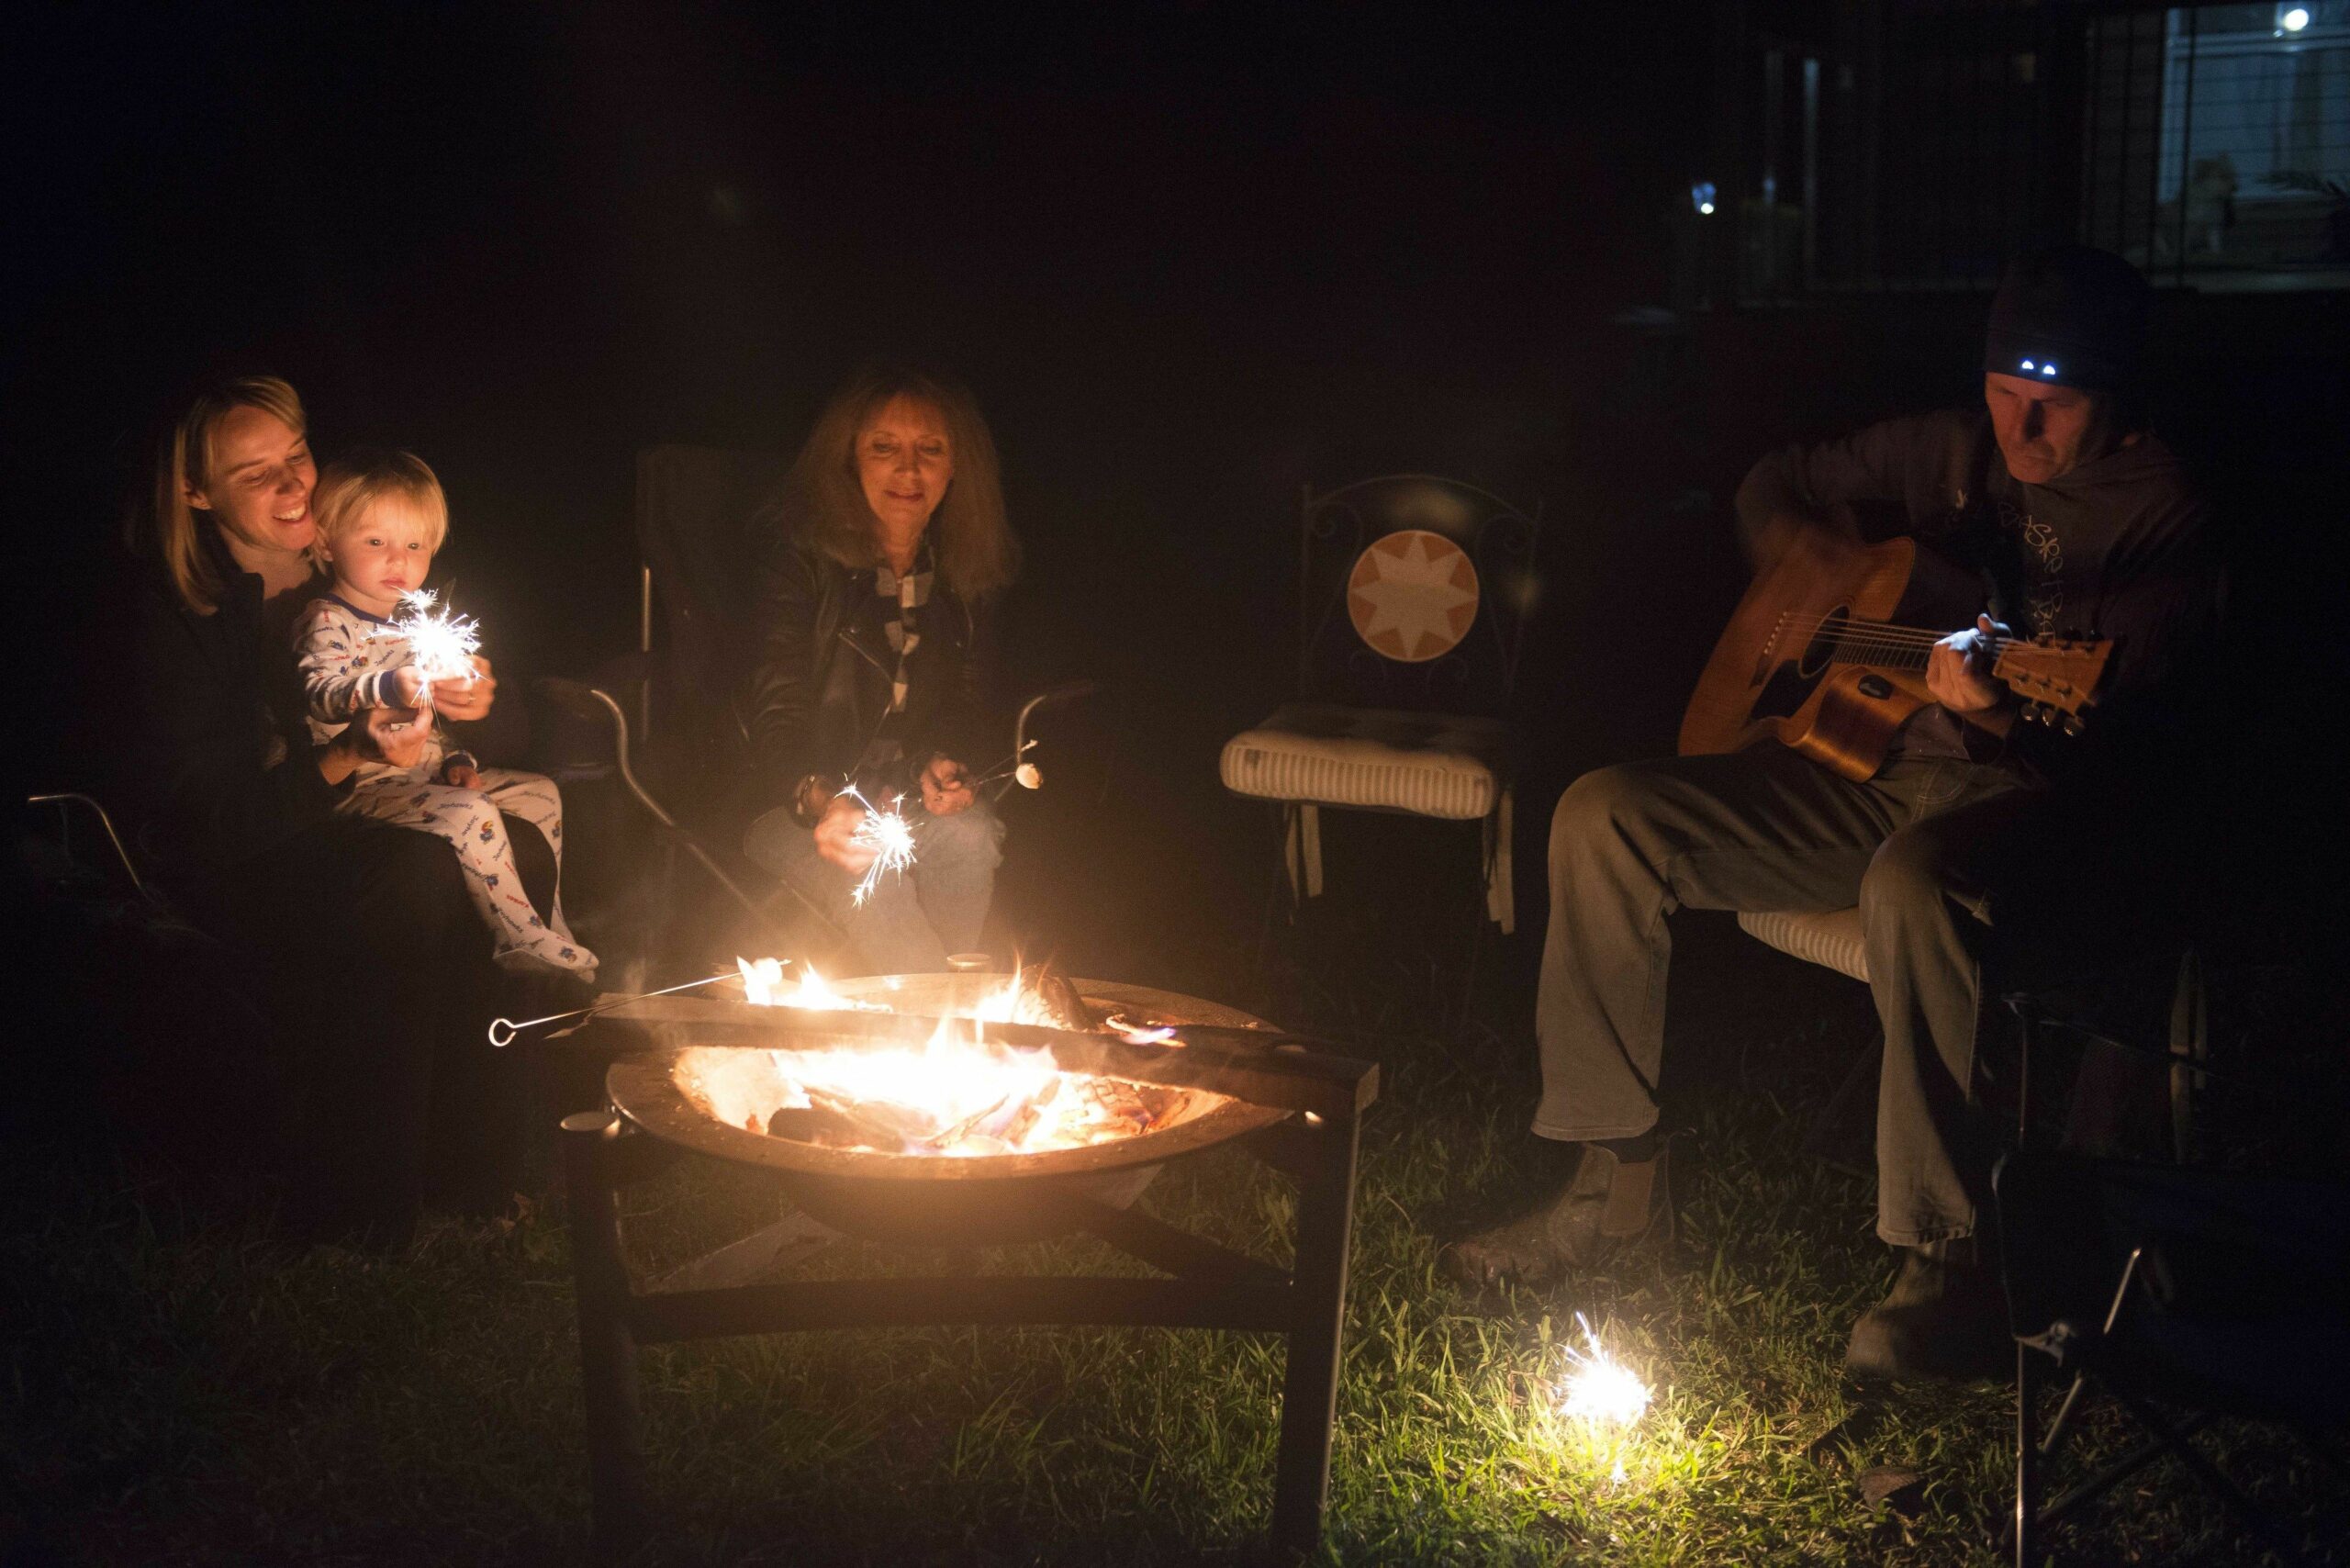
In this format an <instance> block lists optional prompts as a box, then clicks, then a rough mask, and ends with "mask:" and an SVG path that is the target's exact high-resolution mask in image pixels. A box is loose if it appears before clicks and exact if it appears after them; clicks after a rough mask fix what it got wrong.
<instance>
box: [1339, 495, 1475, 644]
mask: <svg viewBox="0 0 2350 1568" xmlns="http://www.w3.org/2000/svg"><path fill="white" fill-rule="evenodd" d="M1347 615H1348V619H1349V620H1351V621H1352V622H1354V628H1355V632H1356V633H1357V634H1358V635H1359V636H1360V637H1361V638H1362V640H1363V641H1364V642H1366V643H1368V644H1371V646H1372V647H1374V648H1376V649H1378V650H1379V651H1380V652H1381V653H1382V654H1384V655H1387V656H1388V657H1389V658H1391V659H1400V660H1402V661H1404V663H1406V664H1421V663H1425V662H1426V661H1427V660H1429V659H1433V658H1438V657H1440V656H1442V655H1445V654H1449V653H1450V652H1451V651H1452V650H1453V649H1455V648H1457V647H1459V646H1460V640H1461V639H1462V638H1463V637H1466V636H1467V635H1468V634H1469V628H1470V626H1471V624H1472V623H1473V622H1475V621H1476V619H1477V568H1476V567H1475V566H1473V565H1472V564H1471V562H1470V560H1469V557H1468V555H1467V554H1465V553H1464V552H1463V551H1462V550H1461V548H1460V545H1458V544H1455V543H1453V542H1452V541H1451V540H1449V539H1447V538H1446V537H1445V536H1444V535H1443V534H1441V533H1431V532H1428V531H1427V529H1424V528H1406V529H1400V530H1398V531H1397V532H1393V533H1391V534H1388V535H1387V536H1386V537H1385V538H1383V539H1378V540H1374V541H1373V542H1372V543H1371V548H1370V549H1368V550H1365V551H1364V552H1363V553H1362V554H1360V555H1358V556H1356V557H1355V569H1354V570H1353V572H1351V573H1350V574H1348V577H1347Z"/></svg>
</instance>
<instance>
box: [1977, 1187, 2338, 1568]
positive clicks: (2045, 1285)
mask: <svg viewBox="0 0 2350 1568" xmlns="http://www.w3.org/2000/svg"><path fill="white" fill-rule="evenodd" d="M1992 1185H1993V1191H1994V1193H1995V1194H1996V1198H1997V1206H1998V1214H1999V1225H2000V1232H2001V1246H2002V1263H2001V1268H2002V1271H2003V1274H2004V1276H2005V1281H2006V1286H2007V1292H2008V1303H2009V1322H2010V1326H2011V1327H2012V1328H2013V1330H2014V1333H2015V1336H2016V1346H2017V1349H2016V1375H2017V1393H2018V1398H2017V1420H2016V1499H2015V1517H2014V1521H2013V1525H2012V1527H2011V1528H2012V1530H2013V1538H2012V1539H2013V1542H2014V1546H2015V1559H2014V1560H2015V1562H2017V1563H2018V1564H2020V1565H2030V1568H2037V1565H2038V1564H2040V1563H2041V1562H2042V1561H2044V1554H2045V1546H2044V1535H2045V1531H2046V1529H2047V1528H2048V1527H2049V1526H2050V1525H2052V1524H2054V1523H2056V1522H2057V1521H2059V1520H2061V1519H2064V1518H2068V1517H2070V1516H2071V1515H2073V1514H2074V1513H2075V1512H2076V1511H2077V1510H2078V1509H2080V1508H2081V1507H2083V1506H2086V1505H2087V1504H2089V1503H2091V1502H2093V1501H2094V1500H2095V1499H2097V1498H2098V1497H2099V1496H2102V1495H2104V1494H2105V1493H2106V1492H2108V1491H2109V1490H2110V1489H2111V1488H2112V1487H2113V1486H2114V1485H2115V1484H2117V1483H2119V1482H2121V1480H2123V1479H2124V1478H2126V1477H2128V1476H2130V1475H2132V1474H2134V1473H2137V1472H2138V1471H2139V1470H2141V1469H2143V1467H2144V1466H2146V1465H2147V1464H2149V1463H2151V1462H2154V1460H2156V1459H2158V1458H2161V1457H2163V1456H2164V1455H2165V1454H2167V1455H2170V1456H2172V1457H2174V1458H2176V1459H2177V1460H2178V1461H2179V1462H2180V1463H2182V1464H2183V1465H2185V1466H2186V1467H2187V1469H2188V1472H2189V1473H2191V1474H2193V1475H2194V1476H2195V1478H2196V1479H2197V1480H2198V1481H2199V1482H2200V1483H2202V1484H2203V1485H2204V1486H2205V1487H2207V1488H2208V1489H2209V1490H2210V1491H2211V1492H2212V1493H2213V1494H2214V1495H2216V1496H2217V1497H2218V1498H2219V1500H2220V1502H2221V1504H2222V1505H2223V1506H2225V1507H2226V1508H2227V1510H2228V1512H2229V1513H2230V1514H2231V1515H2232V1516H2233V1517H2234V1518H2235V1519H2236V1520H2237V1521H2238V1522H2239V1523H2240V1524H2242V1525H2243V1526H2244V1528H2245V1529H2249V1530H2252V1531H2254V1532H2255V1533H2256V1534H2257V1535H2259V1536H2260V1537H2261V1538H2262V1539H2263V1540H2266V1542H2267V1544H2268V1545H2269V1546H2270V1547H2271V1549H2272V1550H2274V1551H2276V1552H2277V1555H2278V1556H2279V1557H2280V1558H2281V1559H2282V1560H2283V1561H2285V1562H2311V1561H2314V1560H2315V1559H2314V1558H2313V1557H2312V1555H2311V1552H2310V1551H2308V1550H2307V1549H2306V1543H2305V1542H2303V1541H2301V1540H2297V1539H2296V1538H2295V1532H2293V1531H2292V1530H2291V1529H2288V1527H2287V1526H2286V1525H2284V1524H2283V1523H2282V1522H2281V1521H2279V1520H2278V1519H2277V1518H2274V1517H2273V1516H2272V1515H2271V1514H2269V1513H2268V1512H2267V1511H2266V1510H2265V1509H2263V1508H2262V1507H2261V1506H2259V1505H2258V1504H2257V1503H2255V1501H2254V1500H2253V1499H2252V1498H2251V1497H2250V1496H2249V1495H2247V1494H2246V1493H2245V1492H2244V1489H2243V1488H2242V1487H2241V1486H2240V1485H2238V1484H2236V1483H2235V1482H2234V1481H2233V1480H2232V1479H2230V1478H2229V1476H2228V1475H2227V1474H2226V1473H2224V1472H2223V1471H2222V1470H2221V1468H2220V1466H2219V1465H2218V1464H2217V1463H2215V1462H2213V1461H2212V1459H2211V1458H2210V1456H2209V1455H2207V1454H2206V1453H2204V1452H2203V1451H2202V1450H2200V1449H2199V1448H2198V1447H2197V1446H2196V1444H2195V1441H2194V1438H2195V1434H2196V1432H2197V1431H2198V1429H2199V1428H2200V1427H2201V1426H2202V1425H2203V1424H2204V1423H2205V1422H2207V1421H2208V1420H2209V1419H2210V1418H2211V1417H2214V1416H2233V1417H2252V1418H2255V1419H2260V1420H2266V1421H2274V1422H2279V1423H2282V1424H2284V1425H2286V1426H2288V1427H2290V1428H2293V1429H2294V1430H2295V1431H2297V1432H2298V1433H2299V1434H2300V1436H2301V1437H2302V1438H2303V1439H2304V1440H2305V1441H2308V1442H2310V1443H2311V1446H2312V1447H2313V1448H2314V1449H2315V1450H2316V1451H2317V1452H2318V1453H2319V1454H2320V1455H2321V1456H2322V1457H2323V1458H2324V1459H2326V1460H2327V1461H2328V1462H2331V1463H2332V1464H2333V1467H2334V1468H2335V1470H2336V1472H2337V1473H2339V1471H2340V1461H2339V1459H2338V1458H2337V1457H2336V1455H2335V1454H2334V1452H2333V1450H2332V1448H2331V1447H2330V1443H2331V1440H2332V1437H2333V1435H2334V1434H2338V1433H2339V1432H2340V1430H2341V1429H2342V1427H2343V1423H2344V1409H2345V1400H2350V1358H2344V1356H2343V1355H2342V1354H2341V1351H2340V1345H2341V1340H2342V1336H2343V1333H2344V1330H2345V1329H2350V1185H2345V1184H2344V1183H2341V1182H2307V1181H2294V1180H2286V1179H2279V1178H2271V1177H2262V1176H2254V1175H2244V1174H2239V1173H2235V1172H2230V1171H2219V1170H2176V1169H2170V1168H2165V1167H2158V1166H2147V1165H2138V1164H2130V1163H2125V1162H2122V1161H2118V1160H2086V1159H2076V1158H2074V1157H2070V1156H2062V1155H2053V1154H2045V1153H2040V1152H2036V1151H2032V1150H2019V1151H2017V1152H2015V1153H2013V1154H2010V1155H2009V1156H2008V1157H2007V1158H2006V1159H2003V1160H2002V1161H2001V1162H2000V1163H1999V1166H1998V1168H1997V1170H1996V1171H1995V1172H1994V1174H1993V1178H1992ZM2046 1362H2053V1364H2054V1369H2055V1371H2056V1372H2058V1373H2059V1374H2066V1373H2069V1374H2070V1375H2071V1379H2072V1383H2071V1386H2070V1387H2069V1388H2068V1389H2067V1391H2066V1393H2065V1397H2064V1399H2063V1402H2062V1404H2061V1405H2060V1406H2059V1407H2058V1409H2057V1411H2056V1413H2055V1416H2054V1417H2053V1419H2051V1420H2050V1421H2049V1423H2048V1425H2047V1427H2046V1428H2045V1430H2044V1431H2043V1430H2042V1428H2041V1427H2040V1425H2039V1418H2038V1417H2039V1399H2038V1394H2039V1389H2038V1386H2037V1379H2036V1376H2035V1373H2036V1372H2038V1371H2039V1370H2040V1369H2041V1367H2042V1364H2043V1363H2046ZM2091 1389H2094V1390H2096V1391H2097V1392H2099V1393H2102V1394H2106V1395H2108V1396H2109V1397H2110V1398H2112V1399H2113V1400H2114V1401H2115V1402H2116V1403H2118V1404H2119V1405H2121V1406H2122V1407H2123V1408H2124V1409H2126V1410H2127V1411H2129V1412H2130V1414H2131V1415H2132V1417H2135V1418H2136V1420H2137V1422H2138V1424H2139V1425H2141V1426H2142V1427H2143V1428H2145V1429H2146V1431H2147V1432H2148V1433H2149V1436H2148V1437H2147V1439H2145V1440H2144V1441H2143V1442H2141V1443H2140V1444H2138V1445H2137V1446H2136V1447H2135V1448H2133V1449H2132V1450H2129V1451H2128V1452H2126V1453H2124V1454H2123V1455H2121V1457H2120V1458H2119V1459H2117V1460H2115V1461H2114V1462H2111V1463H2109V1464H2107V1465H2105V1466H2103V1467H2102V1468H2100V1469H2098V1470H2097V1471H2096V1472H2094V1473H2091V1474H2090V1475H2088V1476H2087V1477H2085V1478H2083V1479H2082V1480H2080V1481H2079V1482H2077V1483H2076V1484H2074V1485H2072V1486H2071V1487H2070V1488H2068V1489H2067V1490H2066V1491H2065V1493H2064V1494H2063V1495H2060V1496H2058V1497H2056V1498H2054V1499H2053V1500H2052V1501H2048V1502H2045V1503H2043V1502H2042V1486H2043V1473H2044V1471H2045V1469H2046V1468H2047V1466H2048V1465H2049V1464H2051V1463H2052V1462H2053V1460H2054V1459H2055V1458H2056V1457H2057V1454H2058V1450H2059V1448H2060V1446H2061V1445H2062V1443H2063V1441H2064V1439H2065V1436H2066V1435H2067V1433H2068V1432H2069V1431H2070V1430H2071V1428H2072V1422H2073V1418H2074V1417H2075V1415H2076V1411H2077V1409H2078V1407H2079V1405H2080V1401H2081V1398H2082V1396H2083V1395H2084V1394H2086V1393H2087V1392H2088V1391H2090V1390H2091ZM2166 1406H2177V1407H2182V1408H2183V1409H2184V1411H2185V1412H2186V1413H2185V1414H2184V1415H2177V1416H2175V1415H2173V1414H2171V1413H2170V1411H2169V1410H2168V1409H2166V1408H2165V1407H2166Z"/></svg>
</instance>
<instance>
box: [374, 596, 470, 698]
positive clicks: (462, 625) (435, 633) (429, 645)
mask: <svg viewBox="0 0 2350 1568" xmlns="http://www.w3.org/2000/svg"><path fill="white" fill-rule="evenodd" d="M439 603H440V596H439V595H438V594H435V593H433V592H432V591H431V589H429V588H418V589H417V590H415V591H414V592H413V593H404V594H402V595H400V608H399V613H398V614H397V615H395V616H394V617H393V618H392V634H393V635H395V636H399V637H404V638H406V639H407V640H408V654H409V657H410V662H412V663H413V664H414V665H415V666H416V668H417V672H418V673H419V674H420V675H421V676H423V677H424V700H425V703H426V705H427V706H430V705H431V700H432V683H433V682H434V681H436V680H463V681H468V682H470V681H471V680H472V679H473V678H474V658H473V655H474V650H475V649H476V648H478V647H480V646H481V623H480V622H477V621H476V620H475V619H474V618H473V617H472V616H470V615H458V614H454V613H453V612H452V611H449V610H441V609H437V608H435V607H436V606H437V605H438V604H439Z"/></svg>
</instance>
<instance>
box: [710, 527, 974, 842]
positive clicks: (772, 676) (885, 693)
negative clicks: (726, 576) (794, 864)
mask: <svg viewBox="0 0 2350 1568" xmlns="http://www.w3.org/2000/svg"><path fill="white" fill-rule="evenodd" d="M755 597H756V606H755V613H756V629H757V630H756V637H755V642H754V644H753V645H752V657H751V668H750V671H749V674H748V676H747V678H745V679H744V683H743V685H742V687H741V689H740V690H739V691H738V693H737V695H736V699H735V716H736V718H737V720H738V721H739V722H740V725H741V729H742V734H743V738H744V746H745V759H744V775H745V777H744V790H743V792H742V799H743V802H744V804H745V805H746V806H748V807H749V808H751V809H752V810H754V811H764V810H767V809H770V808H772V807H775V806H780V805H788V804H789V803H790V802H791V799H792V793H793V791H794V790H795V789H796V788H797V786H798V785H799V783H800V779H801V778H805V777H806V776H808V775H809V774H811V773H812V774H816V775H818V776H819V777H820V778H822V779H823V780H824V781H825V782H826V783H827V784H837V783H838V782H839V780H840V779H841V778H842V777H844V776H845V775H846V774H848V773H849V772H850V771H851V770H853V769H855V768H856V767H857V765H858V763H859V762H860V760H862V759H864V757H865V756H866V753H867V750H868V748H869V747H870V746H871V745H872V742H873V738H874V736H875V735H877V734H878V733H879V732H880V729H881V723H882V717H883V715H884V714H885V713H886V712H887V711H888V709H889V705H890V678H891V676H892V675H893V673H894V672H895V671H896V669H897V665H898V655H897V654H896V652H895V651H894V650H893V649H891V647H890V642H889V637H888V634H887V633H886V631H885V630H884V627H885V625H886V622H887V620H888V618H889V617H890V616H892V615H894V614H895V607H894V606H891V605H890V604H889V603H887V602H886V601H885V600H884V599H882V598H881V596H880V595H878V594H877V593H876V592H874V589H873V574H872V572H871V571H869V570H857V569H854V568H851V567H848V566H842V565H841V564H840V563H838V562H837V561H834V560H832V559H830V558H829V557H826V556H822V555H820V554H816V553H815V552H814V551H811V550H809V549H805V548H803V547H801V545H800V543H799V542H798V541H797V540H796V539H794V538H792V537H790V536H789V535H785V534H782V533H779V532H778V533H776V534H773V535H771V536H770V539H769V542H768V543H767V548H766V550H765V551H764V553H763V555H762V558H761V560H760V563H759V567H758V574H757V580H756V587H755ZM915 615H916V617H917V621H916V629H917V631H918V633H919V635H920V639H921V640H920V641H919V642H918V643H917V644H915V647H914V651H913V654H912V657H911V658H910V659H909V660H908V662H907V670H906V677H907V678H906V707H905V711H904V712H902V713H901V714H899V715H898V716H897V717H896V718H895V719H894V720H892V721H891V722H890V734H892V735H893V736H895V737H896V738H898V739H899V741H900V742H901V745H902V757H903V761H902V764H901V765H899V766H895V767H890V768H888V769H886V770H884V771H883V772H881V773H880V774H879V775H878V776H877V775H876V774H875V773H873V772H872V771H869V770H868V771H867V772H866V773H863V774H861V775H860V776H859V777H858V778H857V782H858V783H859V784H860V785H862V786H865V787H867V789H868V790H869V789H872V788H876V787H878V788H886V789H910V788H911V787H912V771H913V769H915V768H918V767H920V766H921V765H922V764H923V762H925V761H926V760H928V758H929V757H930V756H931V755H932V754H933V753H934V752H938V753H944V754H945V755H946V756H951V757H953V758H954V759H955V760H956V761H957V762H960V763H962V764H963V765H964V766H965V767H970V768H973V769H977V768H980V767H987V766H988V765H989V764H990V763H992V762H994V761H995V760H996V757H995V755H994V753H993V752H990V753H989V754H988V755H986V756H981V755H979V754H980V753H981V752H982V751H986V750H987V748H988V746H989V745H990V744H995V745H997V749H998V750H1008V749H1009V748H1010V745H1011V741H1010V739H1009V738H1008V737H1009V734H1010V732H1009V731H1008V730H1007V731H1006V733H1005V734H1004V735H1002V736H994V737H990V734H989V732H988V728H987V724H986V715H987V710H988V693H989V687H990V666H991V663H992V651H993V637H992V634H991V633H992V627H991V618H990V616H989V615H988V614H987V613H986V612H985V610H984V608H983V607H982V606H979V605H976V604H973V603H971V602H969V601H968V600H966V599H963V598H962V597H961V596H960V595H958V594H957V593H956V592H955V591H954V590H953V589H951V588H947V587H946V581H945V579H944V577H934V579H933V582H932V588H931V592H930V598H929V600H928V602H926V603H925V604H923V607H922V608H921V609H920V610H917V611H915Z"/></svg>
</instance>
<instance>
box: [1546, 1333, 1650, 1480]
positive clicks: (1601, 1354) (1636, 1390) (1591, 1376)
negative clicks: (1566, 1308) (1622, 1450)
mask: <svg viewBox="0 0 2350 1568" xmlns="http://www.w3.org/2000/svg"><path fill="white" fill-rule="evenodd" d="M1575 1323H1576V1324H1577V1326H1578V1327H1581V1328H1582V1329H1583V1343H1585V1344H1586V1345H1588V1346H1590V1347H1591V1349H1590V1350H1587V1351H1585V1350H1576V1349H1575V1348H1574V1347H1573V1346H1572V1345H1570V1346H1568V1347H1567V1348H1566V1350H1567V1375H1566V1381H1565V1384H1564V1387H1563V1389H1562V1390H1561V1392H1562V1393H1563V1394H1564V1395H1565V1398H1564V1399H1563V1401H1562V1402H1561V1409H1562V1410H1564V1411H1565V1413H1566V1414H1568V1415H1570V1416H1580V1417H1583V1419H1584V1420H1586V1421H1588V1422H1590V1423H1591V1424H1592V1425H1593V1426H1594V1427H1599V1428H1606V1427H1629V1426H1631V1425H1632V1423H1634V1422H1635V1421H1638V1420H1639V1418H1640V1417H1641V1415H1642V1414H1643V1413H1645V1412H1646V1411H1647V1409H1648V1407H1649V1385H1648V1384H1647V1383H1642V1382H1641V1381H1640V1380H1639V1376H1638V1375H1637V1374H1636V1373H1634V1372H1633V1371H1632V1369H1631V1368H1629V1367H1628V1366H1626V1365H1624V1364H1623V1363H1622V1362H1621V1361H1617V1360H1616V1359H1615V1358H1614V1357H1612V1356H1610V1355H1609V1354H1608V1353H1607V1352H1606V1350H1603V1349H1602V1348H1601V1347H1600V1343H1599V1336H1598V1335H1597V1334H1595V1333H1593V1332H1592V1328H1591V1324H1590V1323H1589V1322H1588V1321H1587V1320H1586V1319H1585V1318H1584V1317H1583V1314H1582V1313H1580V1312H1578V1313H1576V1314H1575ZM1619 1465H1620V1462H1619Z"/></svg>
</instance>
